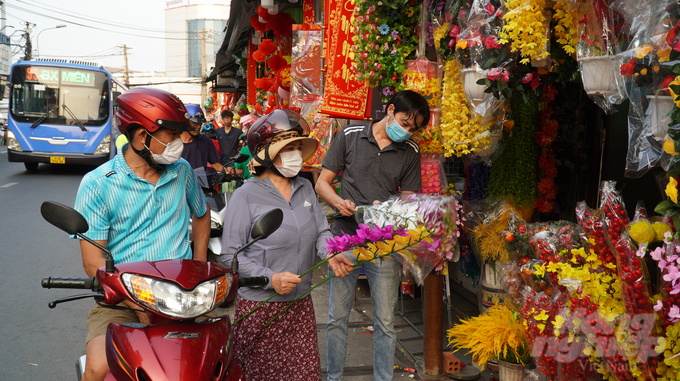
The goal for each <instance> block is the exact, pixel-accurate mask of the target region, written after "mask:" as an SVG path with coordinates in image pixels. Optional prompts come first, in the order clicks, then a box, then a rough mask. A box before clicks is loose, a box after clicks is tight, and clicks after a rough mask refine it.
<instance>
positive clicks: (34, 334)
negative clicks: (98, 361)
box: [0, 146, 93, 381]
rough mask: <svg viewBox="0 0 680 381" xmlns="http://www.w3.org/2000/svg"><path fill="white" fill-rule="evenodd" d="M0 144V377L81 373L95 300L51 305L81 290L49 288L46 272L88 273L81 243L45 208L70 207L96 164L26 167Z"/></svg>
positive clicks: (47, 377) (55, 377) (69, 376)
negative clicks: (47, 216)
mask: <svg viewBox="0 0 680 381" xmlns="http://www.w3.org/2000/svg"><path fill="white" fill-rule="evenodd" d="M6 148H7V147H6V146H0V256H1V258H2V260H3V262H4V263H3V265H2V266H0V380H2V381H15V380H16V381H18V380H76V379H77V378H76V374H75V362H76V359H77V358H78V357H80V356H81V355H82V354H84V353H85V334H86V327H85V320H86V318H87V312H88V311H89V309H90V308H91V306H92V303H93V302H92V300H90V299H85V300H80V301H75V302H70V303H65V304H60V305H58V306H57V307H56V308H54V309H50V308H48V307H47V303H48V302H50V301H51V300H54V299H57V298H60V297H63V296H68V295H73V294H77V293H83V291H80V290H47V289H43V288H42V287H41V286H40V281H41V280H42V278H43V277H47V276H64V277H84V276H85V272H84V271H83V268H82V262H81V259H80V250H79V246H78V242H76V240H73V239H70V238H69V237H68V235H67V234H66V233H64V232H62V231H60V230H59V229H57V228H55V227H53V226H52V225H50V224H49V223H47V222H46V221H45V220H43V218H42V217H41V215H40V204H42V202H43V201H47V200H51V201H57V202H60V203H63V204H66V205H69V206H73V203H74V201H75V196H76V192H77V190H78V185H79V184H80V180H81V179H82V177H83V176H84V175H85V174H86V173H87V172H88V171H90V170H91V169H93V167H67V166H59V165H44V164H41V165H40V166H39V168H38V172H37V173H28V172H26V170H25V169H24V165H23V164H22V163H9V162H8V161H7V153H6Z"/></svg>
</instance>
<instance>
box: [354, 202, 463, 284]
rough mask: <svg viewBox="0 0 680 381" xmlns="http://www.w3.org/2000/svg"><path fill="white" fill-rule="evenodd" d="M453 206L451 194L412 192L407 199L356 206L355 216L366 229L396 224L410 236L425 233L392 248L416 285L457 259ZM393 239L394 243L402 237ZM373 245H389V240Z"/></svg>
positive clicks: (356, 253) (456, 235)
mask: <svg viewBox="0 0 680 381" xmlns="http://www.w3.org/2000/svg"><path fill="white" fill-rule="evenodd" d="M456 205H457V201H456V200H455V199H454V198H453V197H449V196H438V195H424V194H412V195H410V196H409V197H408V199H407V200H401V199H399V198H392V199H390V200H388V201H385V202H383V203H380V204H376V205H371V206H360V207H357V215H358V217H359V218H360V219H362V220H363V222H364V223H365V224H366V225H364V226H366V227H369V226H370V227H371V228H370V229H380V228H384V227H386V226H398V227H400V228H402V229H405V231H407V232H408V233H409V234H410V235H411V237H413V235H414V234H415V235H426V237H427V239H426V240H423V241H421V242H419V243H418V244H417V245H413V246H411V247H409V248H408V249H404V250H398V251H396V254H397V256H396V257H397V258H398V259H399V261H400V262H401V263H402V265H403V266H404V268H405V269H406V270H408V271H409V272H410V273H411V274H412V275H413V278H414V280H415V281H416V283H417V284H422V282H423V280H424V279H425V277H426V276H427V274H429V273H430V271H432V270H433V269H435V270H441V269H442V268H443V262H444V261H445V260H452V261H457V260H458V252H457V237H458V234H459V233H458V231H457V225H456V215H457V209H456ZM395 239H396V240H397V241H398V242H397V243H399V240H403V239H401V238H397V237H395ZM376 245H378V247H380V246H385V245H387V246H390V243H376ZM397 246H398V245H397ZM357 250H358V251H357ZM361 254H362V251H361V248H360V249H355V255H361Z"/></svg>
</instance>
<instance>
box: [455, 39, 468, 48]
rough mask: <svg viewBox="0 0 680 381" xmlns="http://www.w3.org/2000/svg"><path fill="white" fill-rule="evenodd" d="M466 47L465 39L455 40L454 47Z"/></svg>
mask: <svg viewBox="0 0 680 381" xmlns="http://www.w3.org/2000/svg"><path fill="white" fill-rule="evenodd" d="M465 48H467V41H465V40H459V41H458V42H456V49H465Z"/></svg>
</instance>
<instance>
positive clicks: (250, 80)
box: [246, 41, 257, 106]
mask: <svg viewBox="0 0 680 381" xmlns="http://www.w3.org/2000/svg"><path fill="white" fill-rule="evenodd" d="M256 50H257V45H255V44H253V43H252V41H251V42H249V43H248V60H247V65H248V69H247V70H246V76H247V78H246V83H247V84H248V87H247V92H248V95H247V98H248V99H247V102H248V104H249V105H252V106H254V105H255V103H257V88H256V87H255V80H256V79H257V62H255V59H254V58H253V52H254V51H256Z"/></svg>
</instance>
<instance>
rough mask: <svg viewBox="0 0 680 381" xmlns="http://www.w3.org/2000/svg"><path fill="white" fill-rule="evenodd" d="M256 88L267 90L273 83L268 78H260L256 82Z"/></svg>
mask: <svg viewBox="0 0 680 381" xmlns="http://www.w3.org/2000/svg"><path fill="white" fill-rule="evenodd" d="M255 87H257V88H258V89H262V90H267V89H269V88H270V87H271V82H270V81H269V79H267V78H258V79H256V80H255Z"/></svg>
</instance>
